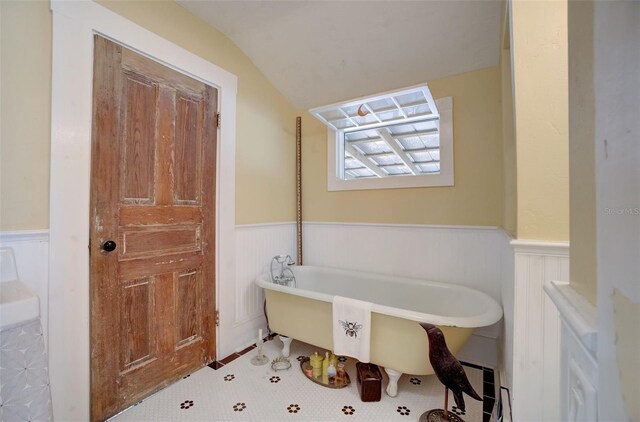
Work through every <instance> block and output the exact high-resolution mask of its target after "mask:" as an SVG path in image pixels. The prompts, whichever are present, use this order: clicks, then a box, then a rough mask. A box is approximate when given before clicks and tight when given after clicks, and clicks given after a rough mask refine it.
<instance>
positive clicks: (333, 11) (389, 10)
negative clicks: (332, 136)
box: [178, 0, 503, 109]
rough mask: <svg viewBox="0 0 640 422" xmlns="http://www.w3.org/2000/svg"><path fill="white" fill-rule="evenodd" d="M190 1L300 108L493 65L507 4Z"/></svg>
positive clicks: (186, 1)
mask: <svg viewBox="0 0 640 422" xmlns="http://www.w3.org/2000/svg"><path fill="white" fill-rule="evenodd" d="M178 3H180V4H181V5H182V6H183V7H185V8H186V9H187V10H189V11H190V12H191V13H193V14H194V15H196V16H198V17H200V18H202V19H204V20H205V21H207V22H208V23H209V24H211V25H212V26H213V27H215V28H217V29H218V30H219V31H221V32H223V33H224V34H225V35H227V36H228V37H229V38H231V40H233V41H234V42H235V43H236V45H238V47H240V49H242V50H243V51H244V52H245V54H247V56H248V57H249V58H250V59H251V60H252V61H253V62H254V63H255V64H256V66H257V67H258V68H259V69H260V70H261V71H262V73H263V74H264V75H265V76H266V77H267V78H268V79H269V80H270V81H271V83H273V85H274V86H275V87H276V88H277V89H278V90H280V92H282V93H283V94H284V96H285V97H286V98H287V99H288V100H289V101H290V102H291V103H292V104H293V105H294V106H296V107H298V108H304V109H306V108H310V107H316V106H320V105H326V104H330V103H334V102H338V101H342V100H346V99H350V98H355V97H360V96H364V95H369V94H375V93H378V92H383V91H388V90H392V89H396V88H403V87H406V86H410V85H415V84H419V83H422V82H425V81H428V80H430V79H435V78H440V77H444V76H449V75H454V74H458V73H463V72H468V71H471V70H476V69H481V68H484V67H489V66H495V65H497V64H498V60H499V50H500V42H499V40H500V26H501V25H500V23H501V22H500V17H501V10H502V6H503V2H502V1H491V0H472V1H461V0H448V1H428V0H423V1H397V0H396V1H300V0H299V1H243V0H239V1H202V0H178Z"/></svg>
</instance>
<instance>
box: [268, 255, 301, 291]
mask: <svg viewBox="0 0 640 422" xmlns="http://www.w3.org/2000/svg"><path fill="white" fill-rule="evenodd" d="M274 264H275V267H276V268H274ZM293 264H295V262H293V258H291V255H276V256H274V257H273V258H271V281H272V282H273V283H275V284H280V285H285V286H288V285H290V284H291V282H293V284H294V286H295V284H296V278H295V276H294V275H293V271H291V268H289V267H290V266H291V265H293ZM278 265H279V266H280V268H279V269H278Z"/></svg>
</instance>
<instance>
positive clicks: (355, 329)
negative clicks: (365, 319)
mask: <svg viewBox="0 0 640 422" xmlns="http://www.w3.org/2000/svg"><path fill="white" fill-rule="evenodd" d="M339 322H340V325H341V326H342V328H343V329H344V335H345V336H347V337H355V338H358V333H359V332H360V330H361V329H362V324H358V321H354V322H350V321H343V320H339Z"/></svg>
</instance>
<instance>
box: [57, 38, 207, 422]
mask: <svg viewBox="0 0 640 422" xmlns="http://www.w3.org/2000/svg"><path fill="white" fill-rule="evenodd" d="M216 114H217V90H216V89H215V88H213V87H210V86H207V85H205V84H203V83H201V82H199V81H196V80H195V79H192V78H190V77H187V76H185V75H183V74H181V73H179V72H176V71H174V70H172V69H170V68H168V67H166V66H163V65H161V64H159V63H157V62H155V61H153V60H150V59H148V58H146V57H143V56H141V55H139V54H137V53H135V52H133V51H131V50H129V49H127V48H124V47H122V46H120V45H118V44H115V43H113V42H111V41H109V40H106V39H105V38H102V37H100V36H96V37H95V54H94V87H93V139H92V161H91V166H92V167H91V229H90V230H91V234H90V236H91V237H90V253H91V258H90V259H91V289H90V290H91V418H92V420H103V419H105V418H107V417H109V416H111V415H113V414H115V413H117V412H119V411H120V410H122V409H124V408H126V407H128V406H130V405H132V404H134V403H136V402H138V401H140V400H141V399H142V398H144V397H146V396H148V395H150V394H151V393H153V392H155V391H157V390H159V389H160V388H162V387H164V386H166V385H168V384H170V383H172V382H173V381H175V380H177V379H180V378H181V377H182V376H184V375H185V374H187V373H189V372H191V371H193V370H195V369H196V368H198V367H201V366H203V365H205V364H207V363H209V362H211V361H212V360H214V359H215V329H216V328H215V282H214V272H215V271H214V265H215V258H214V256H215V254H214V246H215V233H214V227H215V215H214V212H215V204H214V202H215V174H216V149H217V148H216V143H217V127H216V122H217V119H216ZM69 165H74V164H73V163H69ZM69 342H70V343H73V339H72V338H70V339H69ZM70 347H73V345H72V344H71V345H70Z"/></svg>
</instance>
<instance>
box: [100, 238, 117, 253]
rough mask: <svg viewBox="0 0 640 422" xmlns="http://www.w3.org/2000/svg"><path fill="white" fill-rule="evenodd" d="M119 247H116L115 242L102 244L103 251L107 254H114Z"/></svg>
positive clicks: (109, 241) (108, 241)
mask: <svg viewBox="0 0 640 422" xmlns="http://www.w3.org/2000/svg"><path fill="white" fill-rule="evenodd" d="M117 246H118V245H116V242H114V241H113V240H107V241H105V242H104V243H103V244H102V250H103V251H105V252H113V251H115V250H116V247H117Z"/></svg>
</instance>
